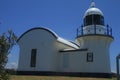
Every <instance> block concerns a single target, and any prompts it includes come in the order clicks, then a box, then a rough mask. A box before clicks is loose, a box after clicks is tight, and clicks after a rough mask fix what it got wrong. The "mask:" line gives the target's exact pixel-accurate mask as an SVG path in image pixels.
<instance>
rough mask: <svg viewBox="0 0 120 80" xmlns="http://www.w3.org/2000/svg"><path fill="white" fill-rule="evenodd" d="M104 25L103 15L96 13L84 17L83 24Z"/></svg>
mask: <svg viewBox="0 0 120 80" xmlns="http://www.w3.org/2000/svg"><path fill="white" fill-rule="evenodd" d="M93 24H94V25H96V24H97V25H104V17H103V16H101V15H98V14H93V15H88V16H86V17H85V18H84V26H88V25H93Z"/></svg>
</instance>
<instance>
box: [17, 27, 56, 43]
mask: <svg viewBox="0 0 120 80" xmlns="http://www.w3.org/2000/svg"><path fill="white" fill-rule="evenodd" d="M37 29H42V30H45V31H48V32H49V33H51V34H52V35H53V36H54V37H55V38H56V39H57V38H58V35H57V34H56V33H55V32H54V31H52V30H51V29H49V28H44V27H35V28H31V29H29V30H27V31H26V32H24V33H23V34H22V35H21V36H20V37H19V38H18V39H17V42H19V40H20V39H21V38H22V37H23V36H24V35H25V34H27V33H28V32H30V31H32V30H37Z"/></svg>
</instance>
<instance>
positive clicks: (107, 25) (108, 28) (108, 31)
mask: <svg viewBox="0 0 120 80" xmlns="http://www.w3.org/2000/svg"><path fill="white" fill-rule="evenodd" d="M107 35H109V25H108V24H107Z"/></svg>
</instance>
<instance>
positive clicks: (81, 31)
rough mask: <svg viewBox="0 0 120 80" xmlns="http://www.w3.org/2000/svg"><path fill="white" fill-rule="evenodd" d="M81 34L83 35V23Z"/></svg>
mask: <svg viewBox="0 0 120 80" xmlns="http://www.w3.org/2000/svg"><path fill="white" fill-rule="evenodd" d="M81 35H83V25H81Z"/></svg>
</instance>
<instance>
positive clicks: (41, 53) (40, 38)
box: [18, 29, 58, 71]
mask: <svg viewBox="0 0 120 80" xmlns="http://www.w3.org/2000/svg"><path fill="white" fill-rule="evenodd" d="M55 41H56V39H55V37H54V36H53V35H52V34H50V33H49V32H48V31H46V30H42V29H36V30H32V31H30V32H28V33H27V34H25V35H24V36H23V37H22V38H21V39H20V40H19V42H18V44H19V45H20V57H19V65H18V71H21V70H22V71H39V70H40V71H54V70H56V68H57V66H58V65H57V61H58V60H57V49H55V48H56V47H55V46H54V42H55ZM31 49H37V60H36V67H34V68H32V67H30V58H31Z"/></svg>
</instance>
